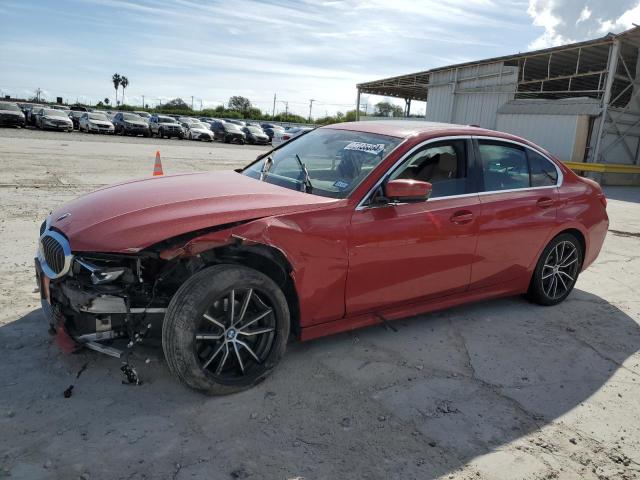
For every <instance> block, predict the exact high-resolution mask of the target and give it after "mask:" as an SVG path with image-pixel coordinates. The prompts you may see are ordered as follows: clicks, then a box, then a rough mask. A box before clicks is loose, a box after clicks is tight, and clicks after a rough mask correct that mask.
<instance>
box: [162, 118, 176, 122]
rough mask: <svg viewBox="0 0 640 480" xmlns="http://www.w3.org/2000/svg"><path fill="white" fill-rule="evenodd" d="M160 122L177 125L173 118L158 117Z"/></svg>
mask: <svg viewBox="0 0 640 480" xmlns="http://www.w3.org/2000/svg"><path fill="white" fill-rule="evenodd" d="M158 122H160V123H176V121H175V119H173V118H171V117H158Z"/></svg>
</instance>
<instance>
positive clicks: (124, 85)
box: [120, 75, 129, 105]
mask: <svg viewBox="0 0 640 480" xmlns="http://www.w3.org/2000/svg"><path fill="white" fill-rule="evenodd" d="M120 85H121V86H122V104H123V105H124V89H125V88H127V87H128V86H129V79H128V78H127V77H125V76H124V75H123V76H122V78H120Z"/></svg>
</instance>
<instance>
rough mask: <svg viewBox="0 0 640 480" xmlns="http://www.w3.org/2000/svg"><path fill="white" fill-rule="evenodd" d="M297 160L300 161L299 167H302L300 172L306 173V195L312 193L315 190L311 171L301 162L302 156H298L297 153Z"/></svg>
mask: <svg viewBox="0 0 640 480" xmlns="http://www.w3.org/2000/svg"><path fill="white" fill-rule="evenodd" d="M296 160H297V161H298V165H300V170H302V173H304V180H303V182H304V191H305V192H306V193H311V191H312V190H313V185H312V184H311V178H310V177H309V171H308V170H307V166H306V165H305V164H304V163H302V160H300V155H298V154H297V153H296Z"/></svg>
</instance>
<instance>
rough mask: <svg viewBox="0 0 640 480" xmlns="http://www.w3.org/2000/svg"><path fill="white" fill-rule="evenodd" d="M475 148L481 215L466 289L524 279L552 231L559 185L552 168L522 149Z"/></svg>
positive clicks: (486, 142)
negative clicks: (478, 171)
mask: <svg viewBox="0 0 640 480" xmlns="http://www.w3.org/2000/svg"><path fill="white" fill-rule="evenodd" d="M474 143H475V151H476V157H477V158H478V160H479V166H480V174H479V184H480V196H479V198H480V204H481V206H482V213H481V215H480V218H479V222H478V247H477V251H476V255H477V260H476V262H475V263H474V264H473V267H472V272H471V283H470V289H476V288H482V287H488V286H491V285H497V284H500V283H504V282H509V281H513V280H516V279H522V278H523V277H524V276H527V275H528V272H529V269H530V267H531V265H532V263H533V262H535V261H536V260H537V259H536V255H537V254H538V252H539V251H540V249H541V248H542V247H543V246H544V243H545V241H546V240H547V238H548V236H549V235H550V233H551V230H552V228H553V226H554V223H555V219H556V211H557V207H556V203H557V186H556V184H557V183H559V181H560V180H561V175H560V171H559V170H558V169H557V168H556V167H555V165H553V164H552V163H551V162H550V161H549V160H548V159H547V158H545V157H544V156H543V155H541V154H540V153H537V152H535V151H534V150H533V149H531V148H529V147H527V146H525V145H522V144H519V143H517V142H510V141H506V140H500V139H491V138H477V139H475V141H474Z"/></svg>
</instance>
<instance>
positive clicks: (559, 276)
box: [528, 233, 583, 305]
mask: <svg viewBox="0 0 640 480" xmlns="http://www.w3.org/2000/svg"><path fill="white" fill-rule="evenodd" d="M582 258H583V251H582V245H581V244H580V242H579V241H578V239H577V238H576V237H575V236H574V235H571V234H570V233H563V234H561V235H558V236H557V237H555V238H554V239H553V240H552V241H551V242H550V243H549V245H547V247H546V248H545V249H544V251H543V252H542V255H540V259H539V260H538V264H537V265H536V269H535V270H534V272H533V277H532V278H531V284H530V285H529V291H528V297H529V299H530V300H531V301H532V302H534V303H537V304H539V305H557V304H558V303H560V302H562V301H563V300H564V299H565V298H567V297H568V296H569V294H570V293H571V291H572V290H573V287H574V286H575V284H576V281H577V280H578V275H579V273H580V268H581V267H582Z"/></svg>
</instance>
